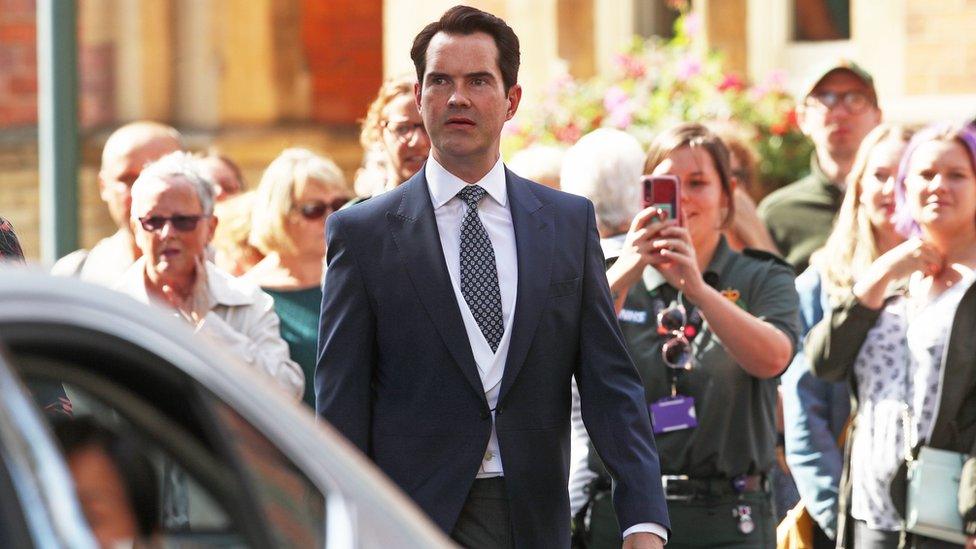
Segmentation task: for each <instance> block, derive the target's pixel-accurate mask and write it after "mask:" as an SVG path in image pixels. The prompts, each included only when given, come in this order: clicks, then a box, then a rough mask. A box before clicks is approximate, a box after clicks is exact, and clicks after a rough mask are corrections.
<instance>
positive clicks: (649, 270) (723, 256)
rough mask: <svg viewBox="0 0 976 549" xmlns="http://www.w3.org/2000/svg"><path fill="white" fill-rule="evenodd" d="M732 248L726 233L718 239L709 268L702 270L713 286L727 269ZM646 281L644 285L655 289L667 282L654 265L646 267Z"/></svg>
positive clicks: (644, 278)
mask: <svg viewBox="0 0 976 549" xmlns="http://www.w3.org/2000/svg"><path fill="white" fill-rule="evenodd" d="M732 253H733V252H732V249H731V248H729V244H728V242H726V241H725V235H722V236H720V237H719V239H718V246H716V247H715V253H713V254H712V260H711V261H709V262H708V268H707V269H705V270H704V271H703V272H702V278H704V279H705V282H706V283H707V284H708V285H709V286H712V287H713V288H715V287H717V286H718V284H719V280H720V277H721V276H722V272H723V271H725V267H726V266H728V264H729V260H730V259H732ZM641 278H642V279H643V281H644V287H645V288H647V289H648V290H654V289H656V288H657V287H658V286H662V285H664V284H667V281H665V280H664V276H662V275H661V273H660V272H658V270H657V269H655V268H654V267H651V266H648V267H646V268H645V269H644V275H643V276H642V277H641Z"/></svg>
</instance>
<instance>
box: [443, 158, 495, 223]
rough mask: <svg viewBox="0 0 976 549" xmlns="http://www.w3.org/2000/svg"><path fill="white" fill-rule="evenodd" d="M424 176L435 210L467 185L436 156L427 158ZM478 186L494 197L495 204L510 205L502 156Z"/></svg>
mask: <svg viewBox="0 0 976 549" xmlns="http://www.w3.org/2000/svg"><path fill="white" fill-rule="evenodd" d="M424 176H425V177H426V178H427V189H428V190H429V191H430V200H431V203H432V204H433V205H434V209H435V210H436V209H438V208H440V207H441V206H443V205H444V204H447V202H448V201H449V200H451V199H452V198H454V197H455V196H457V193H458V192H459V191H460V190H461V189H463V188H464V187H465V185H467V183H465V181H464V180H463V179H461V178H460V177H458V176H456V175H454V174H452V173H451V172H449V171H447V169H446V168H444V166H441V165H440V164H439V163H438V162H437V160H435V159H434V155H430V157H429V158H427V163H426V164H424ZM476 184H477V185H480V186H481V188H483V189H484V190H485V191H487V192H488V196H490V197H492V198H493V199H494V200H495V202H497V203H499V204H500V205H502V206H507V205H508V192H507V187H506V183H505V164H504V163H503V162H502V158H501V156H499V157H498V161H496V162H495V165H494V166H493V167H492V168H491V170H489V172H488V173H487V174H485V176H484V177H482V178H481V180H480V181H478V182H477V183H476Z"/></svg>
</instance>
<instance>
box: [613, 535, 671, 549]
mask: <svg viewBox="0 0 976 549" xmlns="http://www.w3.org/2000/svg"><path fill="white" fill-rule="evenodd" d="M663 547H664V540H663V539H661V538H660V537H658V536H657V534H652V533H650V532H634V533H633V534H631V535H629V536H627V537H625V538H624V546H623V549H662V548H663Z"/></svg>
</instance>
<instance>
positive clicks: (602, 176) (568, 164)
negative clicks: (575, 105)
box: [560, 128, 644, 257]
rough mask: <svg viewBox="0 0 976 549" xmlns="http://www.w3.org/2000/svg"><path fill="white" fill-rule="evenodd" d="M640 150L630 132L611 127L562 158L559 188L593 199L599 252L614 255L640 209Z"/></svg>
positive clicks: (596, 132) (586, 137) (579, 143)
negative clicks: (598, 237)
mask: <svg viewBox="0 0 976 549" xmlns="http://www.w3.org/2000/svg"><path fill="white" fill-rule="evenodd" d="M643 168H644V152H643V151H642V150H641V146H640V143H639V142H638V141H637V139H636V138H634V137H633V136H632V135H630V134H628V133H624V132H622V131H620V130H615V129H612V128H600V129H598V130H594V131H592V132H590V133H588V134H586V135H584V136H583V137H582V138H580V140H579V141H577V142H576V144H575V145H573V146H572V147H570V148H569V149H568V150H567V151H566V154H565V156H564V157H563V163H562V171H561V173H560V185H561V187H562V190H563V191H566V192H568V193H572V194H576V195H579V196H583V197H586V198H588V199H590V201H591V202H593V209H594V211H595V213H596V226H597V230H598V231H599V232H600V241H601V244H602V246H603V253H604V255H605V256H607V257H614V256H616V252H617V251H618V250H620V247H621V246H622V245H623V242H624V237H626V236H627V230H628V229H629V228H630V222H631V220H632V219H633V218H634V216H635V215H637V212H638V211H640V209H641V208H640V205H641V204H640V183H639V180H640V176H641V173H642V172H643Z"/></svg>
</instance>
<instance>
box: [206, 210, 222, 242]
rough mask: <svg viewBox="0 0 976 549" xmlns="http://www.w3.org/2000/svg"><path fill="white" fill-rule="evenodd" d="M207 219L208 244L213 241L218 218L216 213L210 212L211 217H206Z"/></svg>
mask: <svg viewBox="0 0 976 549" xmlns="http://www.w3.org/2000/svg"><path fill="white" fill-rule="evenodd" d="M206 221H207V244H210V243H211V242H213V237H214V232H216V230H217V223H218V221H219V220H218V219H217V216H216V215H213V214H210V217H208V218H206Z"/></svg>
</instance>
